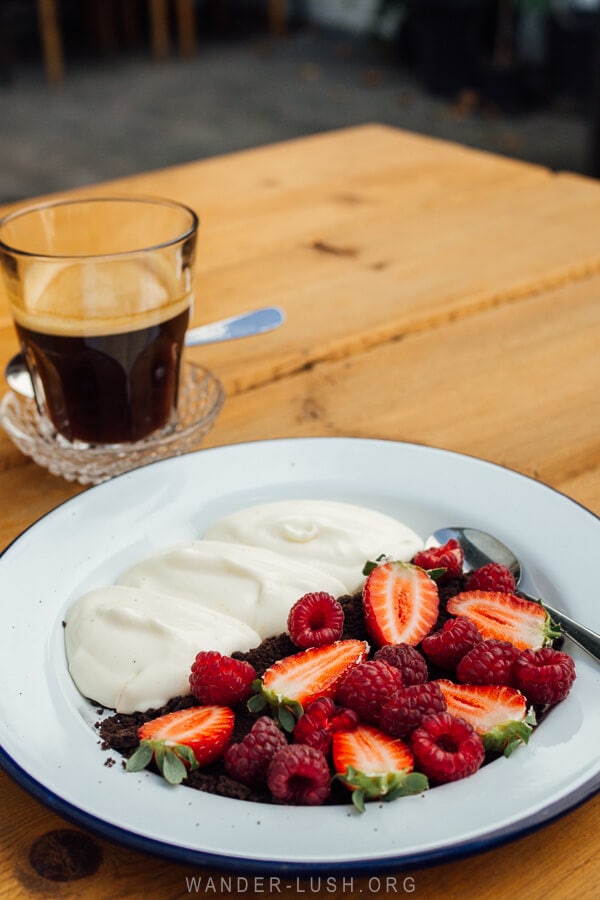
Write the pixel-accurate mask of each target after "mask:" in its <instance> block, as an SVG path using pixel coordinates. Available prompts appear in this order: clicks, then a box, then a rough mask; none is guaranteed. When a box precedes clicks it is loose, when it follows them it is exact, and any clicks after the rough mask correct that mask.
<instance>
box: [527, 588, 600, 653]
mask: <svg viewBox="0 0 600 900" xmlns="http://www.w3.org/2000/svg"><path fill="white" fill-rule="evenodd" d="M528 599H530V600H535V602H536V603H539V600H536V598H535V597H529V598H528ZM542 606H543V607H544V609H545V610H546V611H547V612H549V613H550V615H551V616H552V618H553V619H554V621H555V622H558V624H559V625H560V628H561V631H562V632H563V634H564V635H565V636H566V637H568V638H570V639H571V640H572V641H573V642H574V643H575V644H577V646H578V647H581V649H582V650H585V652H586V653H589V655H590V656H592V657H593V658H594V659H595V660H596V662H600V634H596V632H595V631H592V630H591V628H586V627H585V625H581V624H580V623H579V622H576V621H575V620H574V619H572V618H571V617H570V616H567V615H566V613H564V612H560V610H558V609H555V608H554V607H553V606H550V604H549V603H546V601H545V600H542Z"/></svg>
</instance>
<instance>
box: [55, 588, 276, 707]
mask: <svg viewBox="0 0 600 900" xmlns="http://www.w3.org/2000/svg"><path fill="white" fill-rule="evenodd" d="M65 621H66V628H65V645H66V651H67V659H68V661H69V671H70V673H71V677H72V678H73V681H74V682H75V684H76V685H77V687H78V688H79V690H80V691H81V693H82V694H83V695H84V696H85V697H89V698H91V699H93V700H95V701H96V702H98V703H101V704H102V705H103V706H106V707H109V708H110V709H116V710H117V711H118V712H123V713H131V712H135V711H136V710H146V709H150V708H151V707H159V706H162V705H163V704H164V703H165V702H166V701H167V700H168V699H169V698H170V697H177V696H179V695H180V694H188V693H189V690H190V687H189V683H188V677H189V671H190V666H191V663H192V662H193V660H194V658H195V656H196V653H197V652H198V650H199V649H200V648H210V649H211V650H218V651H219V652H220V653H227V654H229V653H233V651H234V650H250V648H251V647H256V646H257V644H259V643H260V636H259V635H258V634H257V633H256V631H254V630H253V629H252V628H250V626H249V625H247V624H246V623H245V622H242V621H241V620H240V619H236V618H233V617H231V616H227V615H225V614H224V613H222V612H218V611H217V610H214V609H210V608H208V607H205V606H202V605H201V604H199V603H196V602H195V601H194V600H190V599H185V598H183V597H170V596H169V597H167V596H165V595H164V594H158V593H154V592H153V591H151V590H148V589H144V590H140V589H139V588H135V587H126V586H124V585H112V586H110V587H107V588H99V589H97V590H94V591H90V592H89V593H87V594H85V596H83V597H82V598H81V599H80V600H78V601H77V602H76V603H75V604H73V606H72V607H71V608H70V610H69V612H68V614H67V617H66V620H65Z"/></svg>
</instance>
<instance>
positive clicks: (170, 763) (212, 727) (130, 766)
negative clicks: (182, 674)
mask: <svg viewBox="0 0 600 900" xmlns="http://www.w3.org/2000/svg"><path fill="white" fill-rule="evenodd" d="M234 720H235V717H234V714H233V712H232V710H231V709H229V708H228V707H226V706H192V707H190V708H189V709H181V710H178V711H177V712H172V713H167V715H164V716H160V717H159V718H158V719H151V720H150V721H149V722H145V723H144V724H143V725H142V726H141V727H140V728H139V729H138V737H139V739H140V744H139V746H138V748H137V750H135V752H134V753H133V754H132V755H131V756H130V757H129V759H128V760H127V766H126V768H127V771H128V772H139V771H140V770H141V769H145V768H146V766H147V765H148V764H149V763H150V762H151V760H152V759H154V761H155V763H156V765H157V767H158V769H159V771H160V773H161V774H162V775H163V776H164V777H165V778H166V780H167V781H168V782H170V783H171V784H180V782H182V781H183V779H184V778H185V777H186V775H187V772H188V768H189V769H197V768H199V767H201V766H205V765H207V764H208V763H209V762H212V761H213V760H214V759H217V757H219V756H220V755H221V753H222V752H223V750H224V749H225V747H226V746H227V744H228V743H229V741H230V739H231V734H232V732H233V725H234Z"/></svg>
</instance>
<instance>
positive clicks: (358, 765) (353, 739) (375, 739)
mask: <svg viewBox="0 0 600 900" xmlns="http://www.w3.org/2000/svg"><path fill="white" fill-rule="evenodd" d="M332 752H333V765H334V768H335V771H336V776H337V778H339V780H340V781H342V782H343V783H344V784H345V785H346V786H347V787H349V788H350V790H351V791H352V792H353V793H352V802H353V803H354V805H355V806H356V808H357V809H358V810H359V812H364V809H365V806H364V801H365V800H377V799H381V800H386V801H388V800H395V799H396V797H404V796H407V795H409V794H420V793H421V792H422V791H425V790H427V788H428V787H429V784H428V781H427V779H426V778H425V776H424V775H420V774H419V773H418V772H413V769H414V757H413V754H412V752H411V750H410V749H409V747H407V745H406V744H405V743H404V742H403V741H401V740H400V739H399V738H392V737H389V735H387V734H384V733H383V732H382V731H379V729H378V728H374V727H373V726H371V725H357V727H356V728H355V729H354V730H353V731H336V732H335V733H334V735H333V745H332ZM411 773H412V774H411Z"/></svg>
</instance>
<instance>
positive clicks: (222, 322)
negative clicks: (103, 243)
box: [4, 306, 285, 400]
mask: <svg viewBox="0 0 600 900" xmlns="http://www.w3.org/2000/svg"><path fill="white" fill-rule="evenodd" d="M284 319H285V315H284V313H283V311H282V310H281V309H279V308H278V307H277V306H264V307H262V308H260V309H254V310H252V312H248V313H242V314H241V315H239V316H231V317H230V318H228V319H219V320H218V321H216V322H210V323H209V324H208V325H200V326H199V327H198V328H190V330H189V331H187V332H186V335H185V340H184V343H185V346H186V347H199V346H200V345H201V344H218V343H221V342H222V341H232V340H237V339H238V338H244V337H251V336H252V335H255V334H265V333H266V332H267V331H273V329H275V328H279V326H280V325H281V324H282V323H283V321H284ZM4 377H5V379H6V383H7V384H8V386H9V388H10V389H11V391H13V393H15V394H19V396H21V397H27V398H28V399H30V400H33V397H34V393H33V384H32V382H31V377H30V375H29V370H28V368H27V366H26V364H25V359H24V357H23V354H22V353H17V354H16V356H13V358H12V359H11V360H9V362H8V363H7V365H6V368H5V370H4Z"/></svg>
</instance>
